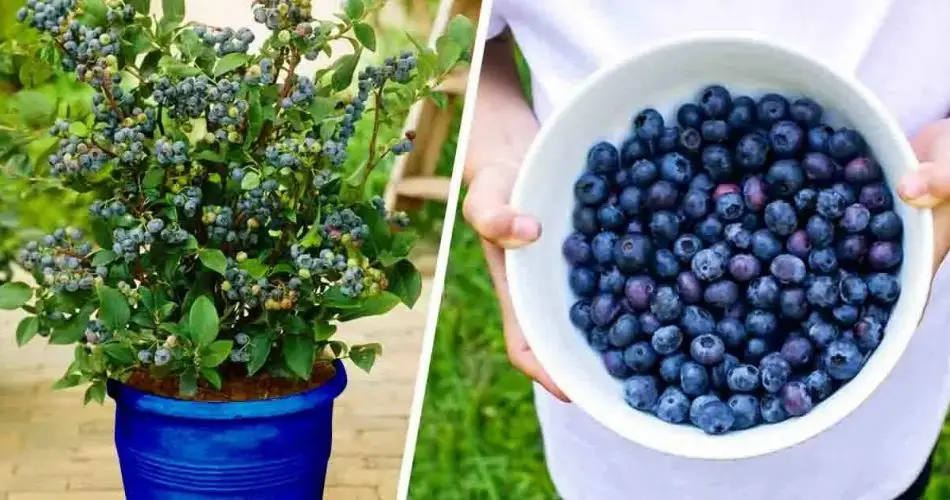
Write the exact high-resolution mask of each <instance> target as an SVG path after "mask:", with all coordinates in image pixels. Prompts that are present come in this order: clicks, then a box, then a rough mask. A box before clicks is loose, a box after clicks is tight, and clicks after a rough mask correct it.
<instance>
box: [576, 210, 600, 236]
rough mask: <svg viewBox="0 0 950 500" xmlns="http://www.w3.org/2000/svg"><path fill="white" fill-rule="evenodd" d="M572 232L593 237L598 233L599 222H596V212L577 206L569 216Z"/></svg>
mask: <svg viewBox="0 0 950 500" xmlns="http://www.w3.org/2000/svg"><path fill="white" fill-rule="evenodd" d="M571 222H572V223H573V226H574V230H575V231H577V232H578V233H581V234H582V235H586V236H594V235H596V234H597V233H598V232H600V222H599V221H598V220H597V210H596V209H594V208H593V207H584V206H579V207H577V208H575V209H574V212H573V213H572V214H571Z"/></svg>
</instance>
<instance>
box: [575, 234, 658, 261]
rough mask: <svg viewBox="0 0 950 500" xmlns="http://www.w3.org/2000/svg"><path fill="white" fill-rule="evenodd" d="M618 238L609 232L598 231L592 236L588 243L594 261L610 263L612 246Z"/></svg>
mask: <svg viewBox="0 0 950 500" xmlns="http://www.w3.org/2000/svg"><path fill="white" fill-rule="evenodd" d="M618 239H619V238H618V237H617V235H616V234H614V233H610V232H605V233H598V234H597V236H594V239H593V240H591V244H590V248H591V253H592V254H593V256H594V261H596V262H598V263H600V264H608V263H610V262H611V261H612V260H613V259H614V247H615V246H617V244H618V243H619V241H618ZM648 243H649V242H648Z"/></svg>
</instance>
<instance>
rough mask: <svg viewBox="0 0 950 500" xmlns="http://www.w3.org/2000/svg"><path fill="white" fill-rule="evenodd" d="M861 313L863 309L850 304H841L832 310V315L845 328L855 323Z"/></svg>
mask: <svg viewBox="0 0 950 500" xmlns="http://www.w3.org/2000/svg"><path fill="white" fill-rule="evenodd" d="M860 315H861V310H860V309H858V308H857V307H856V306H852V305H850V304H841V305H839V306H837V307H835V308H834V309H832V310H831V317H832V318H834V320H835V322H837V323H838V324H839V325H841V326H842V327H844V328H847V327H849V326H852V325H854V324H855V323H856V322H857V321H858V318H859V317H860Z"/></svg>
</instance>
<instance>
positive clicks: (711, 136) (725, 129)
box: [700, 120, 729, 143]
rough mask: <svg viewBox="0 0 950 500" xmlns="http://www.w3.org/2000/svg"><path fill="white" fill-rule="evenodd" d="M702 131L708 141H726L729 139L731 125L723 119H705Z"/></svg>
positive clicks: (704, 138)
mask: <svg viewBox="0 0 950 500" xmlns="http://www.w3.org/2000/svg"><path fill="white" fill-rule="evenodd" d="M700 132H701V133H702V136H703V140H704V141H706V142H713V143H716V142H725V141H726V140H727V139H729V125H727V124H726V122H725V121H723V120H706V121H704V122H703V124H702V126H701V128H700Z"/></svg>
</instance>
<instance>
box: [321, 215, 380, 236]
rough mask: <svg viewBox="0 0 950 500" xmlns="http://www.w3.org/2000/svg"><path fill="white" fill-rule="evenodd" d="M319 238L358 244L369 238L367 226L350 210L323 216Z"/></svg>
mask: <svg viewBox="0 0 950 500" xmlns="http://www.w3.org/2000/svg"><path fill="white" fill-rule="evenodd" d="M320 236H323V237H324V238H327V239H329V240H331V241H342V242H344V243H350V242H352V243H354V244H359V243H360V242H362V241H364V240H365V239H366V238H369V226H367V225H366V224H365V223H363V219H362V218H361V217H360V216H359V215H356V213H355V212H353V210H352V209H349V208H344V209H342V210H334V211H331V212H329V213H327V214H326V215H325V216H324V218H323V223H322V224H321V225H320Z"/></svg>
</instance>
